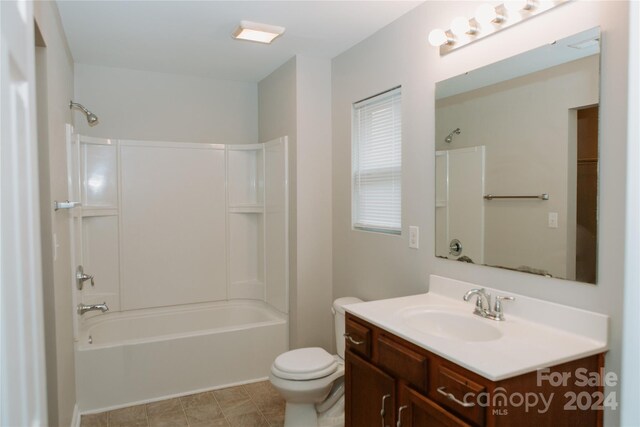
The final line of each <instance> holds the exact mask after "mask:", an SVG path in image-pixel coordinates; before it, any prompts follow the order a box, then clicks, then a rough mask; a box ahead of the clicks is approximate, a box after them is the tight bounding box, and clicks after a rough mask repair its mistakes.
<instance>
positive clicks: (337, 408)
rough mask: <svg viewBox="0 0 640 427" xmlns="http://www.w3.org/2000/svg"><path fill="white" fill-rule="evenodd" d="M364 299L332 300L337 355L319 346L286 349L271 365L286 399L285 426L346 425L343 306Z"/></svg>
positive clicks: (272, 378)
mask: <svg viewBox="0 0 640 427" xmlns="http://www.w3.org/2000/svg"><path fill="white" fill-rule="evenodd" d="M358 302H362V300H360V299H358V298H354V297H345V298H338V299H337V300H335V301H334V302H333V309H332V312H333V322H334V328H335V332H336V347H337V349H338V354H337V355H331V354H329V353H327V352H326V351H325V350H324V349H322V348H320V347H308V348H299V349H297V350H291V351H287V352H286V353H282V354H281V355H280V356H278V357H277V358H276V360H275V361H274V362H273V365H271V375H269V380H270V381H271V384H273V386H274V387H275V388H276V389H277V390H278V392H280V394H281V395H282V397H283V398H284V400H285V401H286V402H287V406H286V412H285V420H284V425H285V427H316V426H318V425H322V426H340V425H344V337H343V334H344V318H345V315H344V306H345V305H348V304H355V303H358Z"/></svg>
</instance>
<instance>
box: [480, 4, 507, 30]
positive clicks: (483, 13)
mask: <svg viewBox="0 0 640 427" xmlns="http://www.w3.org/2000/svg"><path fill="white" fill-rule="evenodd" d="M504 19H505V16H504V15H503V14H502V13H498V11H497V10H496V7H495V6H492V5H490V4H487V3H485V4H481V5H480V6H478V8H477V9H476V21H478V22H479V23H480V25H481V26H482V29H484V28H485V27H486V26H488V25H490V24H499V23H501V22H502V21H504Z"/></svg>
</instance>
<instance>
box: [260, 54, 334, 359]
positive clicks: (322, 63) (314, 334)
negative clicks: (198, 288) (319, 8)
mask: <svg viewBox="0 0 640 427" xmlns="http://www.w3.org/2000/svg"><path fill="white" fill-rule="evenodd" d="M258 86H259V115H260V119H259V123H260V126H259V135H260V141H268V140H270V139H273V138H276V137H279V136H283V135H287V136H289V159H290V161H289V178H290V185H289V206H290V216H289V230H290V231H289V253H290V257H289V258H290V259H289V262H290V268H289V275H290V276H289V296H290V297H289V303H290V312H289V319H290V340H289V341H290V346H291V347H292V348H297V347H308V346H320V347H324V348H326V349H328V350H331V349H333V347H334V344H333V343H334V340H333V332H332V331H333V329H332V325H333V323H332V315H331V296H332V286H331V280H332V267H331V263H332V252H331V251H332V241H331V220H332V218H331V203H332V199H331V117H330V115H331V66H330V61H329V60H323V59H316V58H309V57H305V56H297V57H295V58H292V59H291V60H290V61H289V62H287V63H286V64H284V65H283V66H282V67H280V68H279V69H277V70H276V71H274V72H273V73H272V74H271V75H269V76H268V77H266V78H265V79H264V80H262V81H261V82H260V83H259V85H258Z"/></svg>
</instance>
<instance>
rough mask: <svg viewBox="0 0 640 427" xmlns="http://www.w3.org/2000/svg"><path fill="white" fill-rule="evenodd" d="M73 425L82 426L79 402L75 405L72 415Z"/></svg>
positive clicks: (74, 426) (75, 426) (73, 426)
mask: <svg viewBox="0 0 640 427" xmlns="http://www.w3.org/2000/svg"><path fill="white" fill-rule="evenodd" d="M71 427H80V411H79V410H78V404H77V403H76V404H75V406H74V407H73V416H72V417H71Z"/></svg>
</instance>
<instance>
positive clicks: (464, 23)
mask: <svg viewBox="0 0 640 427" xmlns="http://www.w3.org/2000/svg"><path fill="white" fill-rule="evenodd" d="M477 31H478V26H477V25H476V21H475V19H474V20H469V19H467V18H465V17H464V16H458V17H457V18H455V19H454V20H453V21H451V32H452V33H453V34H455V35H456V36H461V35H463V34H475V33H476V32H477Z"/></svg>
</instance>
